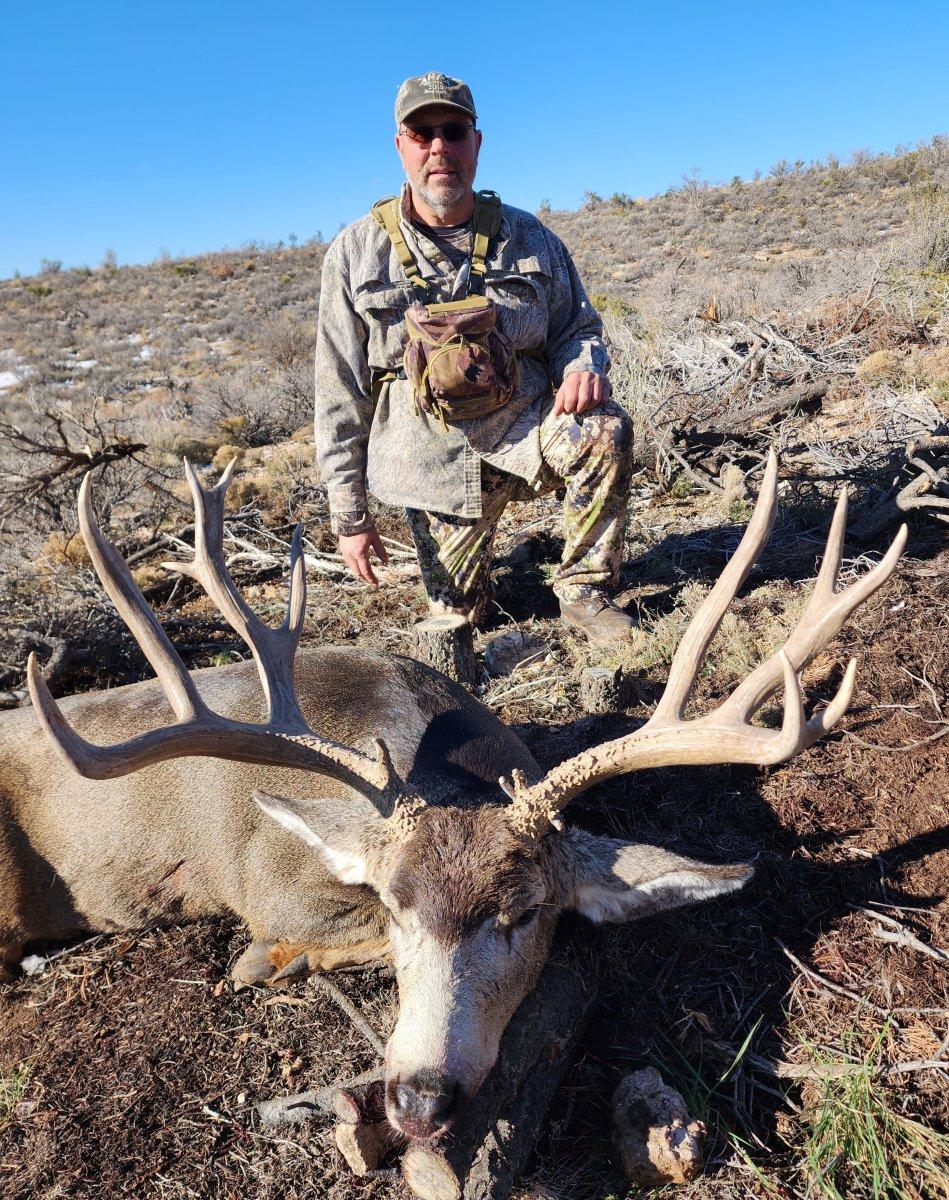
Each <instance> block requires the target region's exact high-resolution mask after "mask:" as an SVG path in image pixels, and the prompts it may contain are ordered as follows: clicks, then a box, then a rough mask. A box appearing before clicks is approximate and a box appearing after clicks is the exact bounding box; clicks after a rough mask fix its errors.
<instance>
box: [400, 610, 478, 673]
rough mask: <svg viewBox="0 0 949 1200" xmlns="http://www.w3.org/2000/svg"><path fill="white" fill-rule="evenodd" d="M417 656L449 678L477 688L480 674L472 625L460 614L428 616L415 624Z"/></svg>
mask: <svg viewBox="0 0 949 1200" xmlns="http://www.w3.org/2000/svg"><path fill="white" fill-rule="evenodd" d="M414 632H415V644H416V647H417V649H418V658H419V659H420V661H421V662H424V663H428V665H429V666H430V667H434V668H435V670H436V671H441V672H442V673H443V674H445V675H447V676H448V678H449V679H454V680H456V682H458V683H463V684H464V685H465V686H466V687H474V686H475V684H476V683H477V682H478V680H479V678H480V676H481V670H480V667H479V666H478V659H477V657H476V656H475V650H474V642H473V641H472V635H471V626H470V624H469V623H468V622H467V621H466V620H465V618H464V617H460V616H455V615H451V616H445V617H429V618H428V619H427V620H425V621H419V622H418V624H417V625H416V626H415V630H414Z"/></svg>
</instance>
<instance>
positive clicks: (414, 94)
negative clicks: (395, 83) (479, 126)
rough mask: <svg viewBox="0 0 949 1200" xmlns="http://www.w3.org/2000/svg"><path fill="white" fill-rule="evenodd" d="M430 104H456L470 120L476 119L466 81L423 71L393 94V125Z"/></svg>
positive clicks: (437, 72) (449, 106)
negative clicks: (394, 95) (425, 73)
mask: <svg viewBox="0 0 949 1200" xmlns="http://www.w3.org/2000/svg"><path fill="white" fill-rule="evenodd" d="M433 104H440V105H443V106H444V107H446V108H457V109H458V111H459V112H463V113H464V114H465V115H466V116H469V117H471V118H472V120H477V119H478V114H477V113H476V112H475V106H474V100H473V99H472V97H471V89H470V88H469V87H468V85H467V83H465V82H464V81H463V80H461V79H452V78H451V76H450V75H442V74H441V72H439V71H429V73H428V74H427V75H413V76H412V78H411V79H406V81H405V83H403V84H402V86H401V87H400V88H399V91H398V94H397V95H396V98H395V123H396V125H401V124H402V122H403V121H405V120H407V118H408V117H410V116H411V115H412V113H414V112H418V111H419V109H422V108H428V107H429V106H430V105H433Z"/></svg>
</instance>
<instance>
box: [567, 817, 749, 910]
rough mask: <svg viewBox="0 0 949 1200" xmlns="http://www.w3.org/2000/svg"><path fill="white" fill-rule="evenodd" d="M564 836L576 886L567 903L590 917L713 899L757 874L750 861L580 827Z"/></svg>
mask: <svg viewBox="0 0 949 1200" xmlns="http://www.w3.org/2000/svg"><path fill="white" fill-rule="evenodd" d="M559 840H560V842H561V846H560V848H559V849H560V852H566V854H567V857H568V860H569V865H568V867H567V878H568V879H570V880H571V882H572V887H573V894H572V896H571V898H570V900H569V901H568V903H569V904H570V906H571V907H573V908H575V909H576V910H577V911H578V912H581V913H583V915H584V916H585V917H588V918H589V919H590V920H591V921H597V922H599V921H617V922H618V921H635V920H636V919H637V918H639V917H646V916H649V915H651V914H652V913H658V912H665V911H666V910H667V909H670V908H679V907H680V906H681V905H683V904H693V903H695V902H696V901H697V900H710V899H711V898H712V897H713V896H721V895H724V894H725V893H726V892H734V891H736V890H737V889H738V888H740V887H742V886H744V884H746V883H747V882H748V880H749V879H750V878H751V876H752V875H753V874H754V868H753V867H750V866H748V865H747V864H745V863H737V864H733V865H730V866H723V867H719V866H713V865H712V864H711V863H703V862H698V861H696V860H695V859H693V858H683V857H682V856H681V855H678V854H670V852H669V851H668V850H661V849H659V847H658V846H645V845H638V844H636V843H634V842H621V841H617V840H616V839H615V838H604V837H593V836H592V835H591V834H588V833H584V832H582V831H581V830H577V829H570V830H568V831H567V832H566V833H564V834H562V835H561V837H560V839H559Z"/></svg>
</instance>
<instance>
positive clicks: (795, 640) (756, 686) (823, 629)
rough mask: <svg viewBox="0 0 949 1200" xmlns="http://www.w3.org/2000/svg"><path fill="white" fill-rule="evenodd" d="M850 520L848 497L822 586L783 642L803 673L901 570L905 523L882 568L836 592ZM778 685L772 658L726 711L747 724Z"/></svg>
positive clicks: (830, 541) (834, 529)
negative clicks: (863, 606)
mask: <svg viewBox="0 0 949 1200" xmlns="http://www.w3.org/2000/svg"><path fill="white" fill-rule="evenodd" d="M846 516H847V502H846V497H845V496H844V497H842V498H841V501H840V502H839V503H838V505H837V511H836V512H835V513H834V520H833V522H832V524H831V529H830V534H829V535H828V538H827V550H826V553H825V556H824V561H823V563H822V564H821V569H820V572H819V574H818V576H817V582H816V583H815V585H814V589H813V591H812V592H811V595H810V597H809V599H808V602H807V605H806V607H805V609H804V611H803V613H802V614H801V617H800V619H799V620H798V622H797V624H796V625H795V627H794V629H793V630H792V631H791V633H790V635H789V637H788V639H787V641H786V642H785V643H784V649H783V652H784V653H785V654H787V656H788V658H789V659H790V660H791V663H792V664H793V666H794V669H795V671H801V670H803V669H804V667H806V666H807V664H808V663H809V662H810V661H811V659H812V658H814V656H815V655H816V654H819V653H820V651H821V650H823V649H824V647H825V646H826V645H827V644H828V643H829V642H830V641H831V639H832V638H834V637H836V636H837V634H838V633H839V632H840V630H841V629H842V628H843V625H844V622H845V621H846V620H847V618H848V617H849V616H850V614H851V613H852V612H853V611H854V610H855V609H856V608H858V607H859V606H860V605H861V604H863V602H864V601H865V600H867V599H869V597H870V596H872V595H873V593H874V592H875V591H877V590H878V589H879V588H881V587H882V586H883V584H884V583H886V581H887V580H888V579H889V578H890V576H891V575H892V574H893V572H894V571H895V570H896V564H897V563H898V562H899V559H900V555H901V554H902V553H903V548H904V547H905V545H906V538H907V529H906V526H905V525H902V526H901V527H900V529H899V532H898V533H897V535H896V537H895V538H894V539H893V541H892V543H891V545H890V548H889V549H888V550H887V552H886V554H885V555H884V556H883V558H882V559H881V560H880V561H879V562H878V563H877V565H876V566H875V567H874V568H873V569H872V570H871V571H868V572H867V573H866V575H864V576H862V577H861V578H860V579H858V580H856V582H854V583H852V584H851V585H850V586H849V587H847V588H845V589H844V590H843V591H842V592H835V591H834V585H835V584H836V582H837V572H838V571H839V569H840V561H841V557H842V552H843V535H844V522H845V521H846ZM779 684H780V667H779V665H778V656H777V654H773V655H772V656H771V657H770V658H769V659H767V660H766V661H765V662H763V663H761V664H760V665H759V666H758V667H756V668H755V669H754V671H752V673H751V674H750V675H749V676H748V677H747V678H746V679H744V680H742V682H741V683H740V684H739V685H738V687H737V688H736V689H735V690H734V692H732V694H731V696H729V698H728V699H727V700H726V701H725V703H724V705H723V706H722V711H723V713H725V714H727V715H728V716H733V717H735V718H737V719H738V720H741V721H747V720H748V719H749V718H750V717H751V716H752V714H753V713H755V712H757V710H758V709H759V708H760V707H761V705H762V704H764V702H765V701H766V700H767V699H768V697H769V696H770V695H771V693H772V692H774V691H775V689H776V688H777V687H778V686H779ZM835 700H836V698H835ZM832 703H833V702H832ZM845 711H846V707H845V708H844V709H842V710H841V715H842V713H843V712H845ZM825 715H826V714H825ZM838 719H839V718H838ZM827 728H829V725H828V726H827ZM815 736H819V735H815Z"/></svg>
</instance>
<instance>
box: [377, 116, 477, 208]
mask: <svg viewBox="0 0 949 1200" xmlns="http://www.w3.org/2000/svg"><path fill="white" fill-rule="evenodd" d="M447 122H452V123H458V122H462V123H464V124H467V125H469V126H471V128H469V129H468V132H467V133H466V135H465V136H464V137H463V138H462V139H461V141H455V142H452V141H448V139H447V138H445V136H444V133H443V130H441V129H438V130H436V136H435V137H433V138H432V140H431V141H417V140H415V139H413V138H412V137H411V136H410V135H409V134H408V133H406V132H405V124H403V125H402V126H401V127H400V130H399V132H398V133H397V134H396V135H395V144H396V149H397V150H398V152H399V157H400V158H401V159H402V166H403V167H404V168H405V173H406V175H407V176H408V180H409V183H410V184H411V185H412V191H413V194H414V195H415V196H417V197H418V198H420V199H421V200H423V201H424V202H425V203H426V204H427V205H428V206H429V207H430V208H431V209H432V210H433V211H434V212H437V213H445V212H450V211H451V209H453V208H455V207H456V206H457V205H458V204H461V203H462V202H463V201H464V200H465V198H466V197H467V196H468V195H469V193H470V191H471V186H472V184H473V183H474V178H475V172H476V171H477V169H478V151H479V150H480V149H481V131H480V130H476V129H474V127H473V122H472V120H471V118H470V117H467V116H465V115H464V113H461V112H459V111H458V109H456V108H448V107H445V106H444V105H440V104H433V105H432V106H431V107H429V108H422V109H419V110H418V112H414V113H412V115H411V117H410V118H409V120H408V122H407V124H409V125H411V126H418V125H438V126H440V125H444V124H445V123H447Z"/></svg>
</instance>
